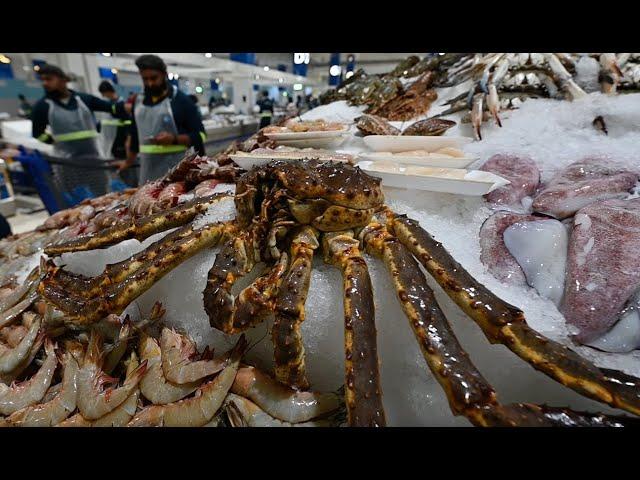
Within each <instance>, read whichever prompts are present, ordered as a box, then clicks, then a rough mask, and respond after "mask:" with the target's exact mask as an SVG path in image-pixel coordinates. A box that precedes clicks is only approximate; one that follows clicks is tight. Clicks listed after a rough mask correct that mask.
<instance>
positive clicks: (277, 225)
mask: <svg viewBox="0 0 640 480" xmlns="http://www.w3.org/2000/svg"><path fill="white" fill-rule="evenodd" d="M222 198H225V195H213V196H209V197H205V198H202V199H195V200H193V201H191V202H188V203H187V204H184V205H178V206H176V207H174V208H172V209H170V210H168V211H166V212H162V213H158V214H154V215H151V216H148V217H143V218H142V219H139V220H137V221H136V222H133V223H128V224H123V225H116V226H115V227H111V228H109V229H106V230H103V231H101V232H98V233H96V234H93V235H89V236H86V237H79V238H77V239H75V240H73V241H69V242H66V243H62V244H57V245H55V246H51V247H49V248H48V249H47V250H46V253H47V254H49V255H60V254H61V253H63V252H73V251H78V250H87V249H92V248H104V247H107V246H109V245H113V244H115V243H118V242H119V241H121V240H124V239H126V238H138V239H143V238H147V237H149V236H150V235H152V234H155V233H159V232H162V231H165V230H168V229H170V228H174V227H178V226H179V227H180V228H178V229H177V230H175V231H173V232H171V233H169V234H168V235H166V236H165V237H164V238H162V239H161V240H158V241H157V242H155V243H154V244H152V245H150V246H149V247H148V248H147V249H146V250H144V251H142V252H140V253H138V254H136V255H134V256H132V257H131V258H129V259H127V260H125V261H124V262H121V263H119V264H115V265H108V266H107V267H106V269H105V271H104V272H103V274H101V275H99V276H97V277H93V278H88V277H83V276H81V275H76V274H72V273H69V272H66V271H65V270H64V269H62V268H60V267H57V266H56V265H55V264H54V263H53V262H51V261H49V262H48V266H47V273H46V276H45V278H44V280H43V281H42V282H41V284H40V287H39V291H40V293H41V294H42V295H43V296H44V298H45V299H46V300H47V301H48V302H49V303H51V304H53V305H54V306H55V307H56V308H58V309H60V310H62V312H63V313H64V315H65V316H66V318H65V321H66V322H68V323H72V324H73V323H80V324H87V323H91V322H95V321H97V320H98V319H100V318H103V317H104V316H105V315H106V314H109V313H121V312H122V311H123V310H124V309H125V307H126V306H127V305H128V304H129V303H130V302H131V301H132V300H134V299H135V298H137V297H138V296H139V295H141V294H142V293H143V292H144V291H146V290H147V289H149V288H150V286H151V285H153V283H155V282H156V281H158V280H159V279H160V278H161V277H162V276H163V275H165V274H166V273H167V272H169V271H170V270H172V269H173V268H174V267H175V266H177V265H178V264H179V263H181V262H183V261H184V260H185V259H187V258H189V257H191V256H192V255H194V254H195V253H197V252H198V251H200V250H202V249H204V248H208V247H213V246H215V245H218V244H221V243H222V244H223V247H222V250H221V252H220V253H219V254H218V255H217V257H216V260H215V263H214V265H213V267H212V268H211V270H210V271H209V274H208V279H207V286H206V288H205V290H204V306H205V310H206V312H207V314H208V316H209V320H210V323H211V325H212V326H213V327H214V328H216V329H218V330H221V331H223V332H225V333H229V334H236V333H240V332H243V331H245V330H247V329H248V328H251V327H253V326H255V325H257V324H258V323H260V322H262V321H263V320H264V319H265V318H267V317H268V316H270V315H274V317H275V321H274V326H273V330H272V340H273V343H274V350H275V369H274V370H275V376H276V378H277V380H279V381H280V382H281V383H284V384H287V385H290V386H293V387H295V388H298V389H301V390H304V389H306V388H308V386H309V384H308V380H307V377H306V369H305V351H304V345H303V340H302V337H301V333H300V325H301V323H302V322H303V321H304V318H305V312H304V305H305V300H306V297H307V293H308V288H309V278H310V274H311V268H312V263H311V260H312V258H313V256H314V253H315V251H316V250H320V251H322V253H323V256H324V260H325V261H326V262H328V263H330V264H332V265H334V266H336V267H337V268H339V269H340V270H341V272H342V275H343V282H344V313H345V359H346V360H345V397H346V406H347V413H348V420H349V424H350V425H352V426H382V425H385V414H384V409H383V405H382V392H381V388H380V376H379V369H378V356H377V345H376V328H375V308H374V296H373V291H372V285H371V280H370V277H369V273H368V267H367V263H366V261H365V260H364V257H363V252H364V251H366V252H369V253H371V254H373V255H375V256H378V257H380V258H381V259H382V260H383V261H384V263H385V265H386V267H387V269H388V271H389V273H390V275H391V278H392V283H393V286H394V288H395V290H396V293H397V296H398V299H399V301H400V302H401V305H402V308H403V311H404V312H405V314H406V315H407V317H408V319H409V323H410V326H411V328H412V329H413V331H414V334H415V336H416V339H417V341H418V342H419V344H420V347H421V350H422V353H423V355H424V358H425V360H426V362H427V365H428V366H429V368H430V369H431V371H432V373H433V375H434V376H435V378H436V379H437V380H438V382H439V383H440V385H441V386H442V387H443V389H444V391H445V393H446V395H447V398H448V400H449V403H450V406H451V409H452V411H453V413H454V414H455V415H464V416H465V417H467V418H468V419H469V420H470V421H471V422H472V423H473V424H475V425H480V426H493V425H507V426H515V425H543V426H552V425H563V426H564V425H627V424H632V423H635V422H637V420H636V419H634V418H629V417H613V416H605V415H602V414H593V413H581V412H574V411H571V410H568V409H564V408H552V407H546V406H538V405H533V404H510V405H503V404H501V403H499V402H498V400H497V397H496V393H495V391H494V390H493V388H492V386H491V385H490V384H489V383H488V382H487V381H486V380H485V379H484V378H483V376H482V374H481V373H480V372H479V371H478V370H477V369H476V367H475V366H474V365H473V364H472V363H471V360H470V359H469V357H468V355H467V353H466V352H465V351H464V349H463V348H462V346H461V345H460V344H459V343H458V340H457V339H456V337H455V335H454V333H453V331H452V330H451V327H450V326H449V323H448V321H447V319H446V318H445V316H444V314H443V312H442V310H441V309H440V306H439V305H438V302H437V301H436V299H435V296H434V294H433V291H432V290H431V288H430V287H429V285H428V283H427V278H426V276H425V274H424V273H423V272H422V270H421V268H420V264H421V265H422V266H423V267H424V268H425V269H426V271H427V272H428V273H429V274H430V275H431V276H432V277H433V278H434V279H435V280H436V281H437V283H438V284H439V285H440V286H441V287H442V288H443V289H444V291H445V292H446V293H447V294H448V295H449V297H450V298H451V299H452V300H453V301H454V302H455V303H456V304H457V305H458V306H459V307H460V308H462V310H463V311H464V312H465V313H466V314H467V315H468V316H469V317H471V318H472V319H473V320H474V321H475V322H476V323H477V324H478V326H479V327H480V328H481V329H482V330H483V332H484V333H485V335H486V336H487V338H488V339H489V340H490V341H491V342H492V343H501V344H504V345H505V346H507V347H508V348H509V349H511V350H512V351H513V352H514V353H515V354H516V355H518V356H519V357H520V358H522V359H523V360H525V361H527V362H529V363H530V364H531V365H532V366H533V367H534V368H536V369H537V370H539V371H541V372H543V373H545V374H546V375H548V376H550V377H551V378H553V379H555V380H556V381H558V382H560V383H562V384H563V385H565V386H567V387H569V388H571V389H573V390H575V391H577V392H578V393H580V394H582V395H584V396H587V397H589V398H592V399H595V400H599V401H601V402H603V403H606V404H608V405H611V406H613V407H615V408H621V409H624V410H627V411H628V412H631V413H633V414H635V415H638V414H640V393H639V392H640V389H639V381H638V379H636V378H633V377H630V376H628V375H625V374H623V373H621V372H618V371H612V370H604V369H600V368H597V367H595V366H594V365H592V364H590V363H589V362H587V361H586V360H585V359H583V358H582V357H580V356H579V355H578V354H576V353H574V352H573V351H572V350H569V349H568V348H567V347H565V346H562V345H560V344H558V343H556V342H554V341H552V340H550V339H547V338H545V337H544V336H542V335H540V334H539V333H537V332H535V331H534V330H532V329H531V328H530V327H529V326H528V325H527V323H526V321H525V318H524V315H523V312H522V311H520V310H519V309H518V308H516V307H514V306H513V305H510V304H508V303H506V302H505V301H503V300H501V299H500V298H498V297H496V296H495V295H494V294H493V293H491V292H490V291H489V290H488V289H487V288H485V287H484V286H483V285H481V284H479V283H478V282H477V281H476V280H475V279H474V278H473V277H472V276H471V275H470V274H469V273H468V272H467V271H466V270H465V269H464V268H463V267H462V266H461V265H460V264H459V263H457V262H456V261H455V259H453V258H452V257H451V255H450V254H449V253H448V252H447V251H446V250H445V249H444V247H443V246H442V244H441V243H439V242H437V241H436V240H434V239H433V237H431V235H430V234H429V233H428V232H426V231H425V230H423V229H422V228H421V227H420V225H419V224H418V222H416V221H414V220H411V219H409V218H407V217H405V216H403V215H398V214H396V213H394V212H392V211H391V210H390V209H389V208H388V207H386V206H385V205H384V196H383V193H382V189H381V187H380V180H379V179H378V178H375V177H371V176H369V175H367V174H366V173H364V172H363V171H361V170H360V169H359V168H357V167H354V166H352V165H349V164H345V163H335V162H326V163H320V162H318V161H316V160H304V161H300V162H296V163H286V162H280V161H276V162H272V163H270V164H268V165H266V166H264V167H260V168H257V169H254V170H252V171H250V172H248V173H246V174H244V175H243V176H242V177H241V178H240V179H239V180H238V183H237V188H236V195H235V205H236V212H237V216H236V218H235V219H234V220H232V221H229V222H216V223H207V224H204V225H202V226H199V225H198V223H197V222H193V219H194V218H195V217H196V215H197V214H198V213H201V212H203V211H205V210H206V209H208V208H209V207H211V206H212V205H215V204H216V203H217V202H219V201H220V200H221V199H222ZM258 262H264V263H266V265H267V268H266V269H265V271H264V272H263V273H262V274H261V275H260V276H259V277H258V278H257V279H256V280H254V281H253V282H252V283H251V285H249V286H248V287H246V288H245V289H244V290H242V292H241V293H240V294H239V295H238V296H237V297H234V296H233V295H232V294H231V288H232V286H233V285H234V283H235V282H236V281H237V280H238V279H239V278H240V277H242V276H244V275H246V274H248V273H249V272H251V271H252V270H254V269H255V267H256V265H257V264H258Z"/></svg>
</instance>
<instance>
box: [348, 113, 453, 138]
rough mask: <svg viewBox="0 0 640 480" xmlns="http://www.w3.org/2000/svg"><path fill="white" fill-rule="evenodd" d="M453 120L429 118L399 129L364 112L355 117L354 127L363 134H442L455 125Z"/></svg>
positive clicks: (380, 118) (382, 119)
mask: <svg viewBox="0 0 640 480" xmlns="http://www.w3.org/2000/svg"><path fill="white" fill-rule="evenodd" d="M455 125H456V122H454V121H453V120H445V119H442V118H429V119H427V120H420V121H418V122H415V123H413V124H411V125H410V126H408V127H407V128H405V129H404V130H402V131H400V129H398V128H396V127H394V126H393V125H391V124H390V123H389V122H388V121H387V120H385V119H384V118H382V117H379V116H377V115H373V114H364V115H362V116H361V117H358V118H356V127H357V128H358V130H360V131H361V132H362V134H363V135H365V136H366V135H421V136H438V135H442V134H443V133H444V132H446V131H447V130H448V129H450V128H451V127H453V126H455Z"/></svg>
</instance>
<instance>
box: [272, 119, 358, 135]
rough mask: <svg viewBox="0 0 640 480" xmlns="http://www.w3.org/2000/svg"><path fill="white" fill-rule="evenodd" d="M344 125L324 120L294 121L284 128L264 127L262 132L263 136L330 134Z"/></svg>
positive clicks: (286, 123) (289, 121)
mask: <svg viewBox="0 0 640 480" xmlns="http://www.w3.org/2000/svg"><path fill="white" fill-rule="evenodd" d="M344 129H345V125H344V124H342V123H339V122H327V121H325V120H306V121H300V120H296V119H290V120H287V121H286V122H285V124H284V126H275V125H274V126H271V127H265V128H264V129H263V130H262V133H263V134H264V135H269V134H272V133H303V132H332V131H335V130H344Z"/></svg>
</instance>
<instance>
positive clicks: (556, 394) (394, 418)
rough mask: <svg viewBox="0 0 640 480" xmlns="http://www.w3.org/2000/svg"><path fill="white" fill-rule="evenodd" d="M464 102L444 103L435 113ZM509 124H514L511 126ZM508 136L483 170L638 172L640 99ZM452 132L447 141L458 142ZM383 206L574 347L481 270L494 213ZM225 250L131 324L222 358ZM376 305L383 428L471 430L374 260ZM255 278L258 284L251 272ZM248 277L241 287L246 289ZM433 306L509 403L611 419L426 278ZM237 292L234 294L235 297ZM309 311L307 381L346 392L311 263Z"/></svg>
mask: <svg viewBox="0 0 640 480" xmlns="http://www.w3.org/2000/svg"><path fill="white" fill-rule="evenodd" d="M457 93H459V92H457V91H453V90H451V89H450V90H449V91H447V92H441V96H440V100H439V101H437V102H436V105H434V107H433V110H432V111H431V112H430V113H431V114H433V113H435V112H437V111H438V109H439V108H441V107H439V106H438V105H437V103H438V102H441V101H442V100H443V99H444V98H447V97H450V96H454V95H455V94H457ZM358 114H359V111H358V112H355V111H354V109H353V108H352V107H348V105H346V103H345V102H335V103H334V104H330V105H325V106H322V107H319V108H318V109H316V110H313V111H312V112H309V113H308V114H306V115H305V118H316V117H317V118H326V119H328V120H341V121H345V120H347V118H348V117H349V115H351V118H353V117H355V116H357V115H358ZM596 115H603V117H604V118H605V121H606V122H607V125H608V127H609V136H604V135H603V134H602V133H601V132H598V131H596V130H595V129H594V128H593V127H592V126H591V121H592V120H593V118H594V117H595V116H596ZM507 117H508V118H507ZM504 119H505V121H504V122H503V125H504V127H503V128H502V129H499V128H496V127H495V126H493V125H492V124H491V123H489V124H486V125H485V126H484V128H483V132H484V140H483V141H482V142H476V143H472V144H469V145H468V146H467V147H466V149H467V150H468V151H469V152H471V153H474V154H476V155H478V157H479V161H478V164H481V162H483V161H485V160H486V159H487V158H488V157H489V156H490V155H492V154H494V153H498V152H508V153H523V154H528V155H531V156H532V157H533V158H534V160H536V161H537V162H538V165H539V166H540V167H541V168H542V170H543V176H544V177H545V178H548V177H549V176H550V175H551V174H552V173H553V172H555V171H557V170H558V169H560V168H563V167H564V166H566V165H567V164H569V163H571V162H573V161H575V160H578V159H580V158H581V157H583V156H584V155H588V154H589V155H590V154H594V153H598V154H604V155H608V156H609V157H611V158H612V159H613V158H615V159H617V160H620V161H624V162H627V163H629V164H633V165H634V166H636V165H637V160H636V159H637V155H638V153H637V151H638V150H637V146H638V145H640V95H625V96H619V97H605V96H603V95H600V94H592V95H589V96H588V97H587V98H586V99H583V100H580V101H576V102H573V103H570V102H557V101H544V100H531V101H528V102H526V103H525V104H524V106H523V107H522V108H521V109H520V110H518V111H515V112H511V113H510V114H505V115H504ZM461 133H464V132H463V130H462V129H460V131H458V132H454V133H452V132H447V134H461ZM385 195H386V198H387V203H388V204H389V205H390V206H391V208H393V209H394V210H395V211H397V212H401V213H406V214H407V215H409V216H410V217H412V218H415V219H417V220H419V221H420V223H421V225H422V226H423V227H424V228H426V229H427V230H428V231H429V232H431V233H432V235H434V236H435V237H436V238H437V239H438V240H440V241H442V242H443V244H444V246H445V247H446V248H447V249H448V250H449V251H450V252H451V254H452V255H453V256H454V257H455V258H456V259H457V260H458V261H459V262H460V263H461V264H462V265H463V266H464V267H465V268H466V269H468V271H469V272H470V273H471V274H472V275H473V276H475V277H476V278H477V279H478V280H479V281H480V282H481V283H483V284H484V285H486V286H487V287H488V288H489V289H490V290H492V291H493V292H494V293H495V294H497V295H498V296H500V297H502V298H503V299H504V300H506V301H508V302H510V303H512V304H514V305H517V306H518V307H520V308H521V309H523V310H524V312H525V314H526V318H527V321H528V322H529V324H530V325H531V326H532V327H533V328H535V329H536V330H538V331H539V332H541V333H542V334H544V335H546V336H548V337H550V338H553V339H555V340H558V341H561V342H564V343H566V344H570V340H569V337H568V335H569V334H570V333H571V332H569V331H568V329H567V326H566V324H565V322H564V318H563V317H562V315H561V314H560V313H559V312H558V310H557V309H556V307H555V305H554V304H553V303H552V302H551V301H549V300H545V299H543V298H541V297H540V296H539V295H538V294H537V293H536V292H535V290H533V289H531V288H527V287H512V286H507V285H503V284H501V283H500V282H499V281H498V280H496V279H495V278H494V277H493V276H492V275H490V274H489V273H488V272H487V270H486V268H485V267H484V266H483V265H482V264H481V263H480V261H479V255H480V247H479V242H478V231H479V229H480V225H481V224H482V222H483V221H484V220H485V219H486V218H487V217H488V216H489V215H490V213H491V210H490V209H489V208H488V206H487V204H486V203H485V202H484V201H483V199H482V198H475V197H464V196H454V195H447V194H436V193H430V192H419V191H407V190H400V189H385ZM230 214H231V210H230V207H229V204H223V205H221V207H220V208H218V209H211V210H210V211H208V212H207V214H206V216H207V218H206V221H216V220H225V219H227V218H228V217H229V215H230ZM162 235H163V234H158V235H155V236H154V237H152V238H149V239H147V240H145V241H144V242H142V243H140V242H138V241H136V240H129V241H126V242H122V243H121V244H119V245H115V246H113V247H111V248H108V249H106V250H96V251H90V252H78V253H74V254H65V255H63V256H62V258H61V263H65V264H66V265H67V268H68V269H69V270H71V271H74V272H78V273H83V274H88V275H96V274H98V273H100V272H101V271H102V269H103V268H104V265H105V264H106V263H111V262H117V261H121V260H123V259H125V258H127V257H128V256H130V255H131V254H133V253H134V252H137V251H139V250H141V249H142V248H144V247H146V246H148V245H149V244H150V243H152V242H153V241H155V240H157V239H158V238H160V237H161V236H162ZM217 251H218V249H211V250H207V251H203V252H201V253H199V254H197V255H195V256H194V257H192V258H191V259H189V260H188V261H186V262H184V263H183V264H182V265H180V266H179V267H177V268H176V269H175V270H173V271H172V272H170V273H168V274H167V275H166V276H165V277H164V278H163V279H162V280H161V281H159V282H158V283H157V284H155V285H154V286H153V287H152V288H151V289H150V290H149V291H147V292H146V293H145V294H143V295H142V296H141V297H139V298H138V299H137V300H136V301H134V302H133V303H132V304H131V305H130V306H129V308H128V309H127V312H128V313H130V314H131V315H132V316H134V317H138V316H139V315H141V314H142V315H144V314H146V313H147V312H149V310H150V309H151V306H152V305H153V303H154V302H155V301H161V302H162V303H163V305H164V306H165V308H166V309H167V314H166V317H165V319H166V321H167V323H168V324H169V325H172V326H175V327H179V328H181V329H183V330H185V331H186V332H187V333H189V334H190V335H191V336H192V337H193V338H194V339H195V340H196V341H197V342H198V344H199V345H200V346H201V347H203V346H204V345H205V344H209V345H212V346H214V348H215V349H216V350H217V351H218V352H221V351H223V350H225V349H228V348H229V347H230V346H231V345H232V343H233V338H230V337H228V336H226V335H224V334H222V333H220V332H218V331H217V330H214V329H212V328H210V327H209V323H208V320H207V316H206V314H205V312H204V309H203V303H202V291H203V289H204V287H205V283H206V277H207V272H208V270H209V268H210V267H211V265H212V264H213V261H214V259H215V256H216V253H217ZM367 261H368V264H369V266H370V271H371V277H372V281H373V287H374V293H375V301H376V306H377V310H376V324H377V329H378V348H379V356H380V362H381V375H382V388H383V393H384V403H385V409H386V412H387V418H388V424H389V425H396V426H446V425H461V426H464V425H468V422H467V421H466V420H465V419H463V418H456V417H453V416H452V415H451V413H450V410H449V406H448V404H447V401H446V398H445V396H444V394H443V392H442V389H441V388H440V386H439V385H438V384H437V382H436V381H435V380H434V378H433V376H432V375H431V373H430V371H429V369H428V368H427V366H426V364H425V362H424V360H423V358H422V355H421V353H420V350H419V348H418V345H417V343H416V342H415V341H414V338H413V334H412V331H411V328H410V327H409V324H408V322H407V320H406V318H405V316H404V315H403V313H402V311H401V309H400V307H399V304H398V301H397V299H396V295H395V293H394V290H393V288H392V286H391V281H390V278H389V275H388V274H387V272H386V271H385V269H384V267H383V265H382V264H381V263H380V262H379V261H378V260H376V259H373V258H369V257H367ZM256 273H257V272H256ZM252 278H255V275H252V276H249V277H247V278H245V279H243V281H242V282H241V285H239V286H238V287H241V286H244V285H247V284H248V283H249V281H250V280H251V279H252ZM429 282H430V284H431V285H432V287H433V288H434V290H435V292H436V297H437V299H438V302H439V303H440V305H441V306H442V308H443V310H444V311H445V314H446V315H447V317H448V318H449V320H450V322H451V324H452V326H453V328H454V330H455V332H456V334H457V335H458V337H459V339H460V341H461V343H462V345H463V346H464V347H465V348H466V349H467V351H468V352H469V354H470V356H471V358H472V359H473V361H474V363H475V364H476V365H477V366H478V368H479V369H480V370H481V371H482V373H483V374H484V375H485V377H486V378H487V380H488V381H490V382H491V383H492V384H493V385H494V387H495V388H496V390H497V392H498V394H499V398H500V400H501V401H503V402H536V403H546V404H550V405H555V406H570V407H572V408H574V409H578V410H592V411H598V410H599V411H605V412H611V411H613V410H611V409H609V408H607V407H605V406H603V405H601V404H599V403H596V402H593V401H591V400H588V399H586V398H583V397H581V396H579V395H578V394H576V393H574V392H573V391H571V390H569V389H567V388H565V387H562V386H561V385H559V384H557V383H556V382H554V381H552V380H550V379H549V378H547V377H546V376H545V375H543V374H541V373H538V372H536V371H535V370H534V369H533V368H531V367H530V366H529V365H528V364H526V363H524V362H523V361H521V360H520V359H519V358H517V357H516V356H515V355H514V354H513V353H511V352H510V351H509V350H508V349H507V348H506V347H503V346H501V345H490V344H489V342H488V341H487V340H486V339H485V338H484V336H483V335H482V333H481V331H480V329H479V328H478V327H477V326H476V325H475V324H474V322H473V321H472V320H470V319H469V318H468V317H466V316H465V315H464V314H463V313H462V312H461V311H460V310H459V309H458V307H457V306H455V305H454V304H453V302H452V301H450V300H449V298H448V297H447V296H446V294H444V293H443V292H442V290H441V289H440V288H439V287H438V286H437V284H435V282H434V281H432V280H431V279H430V278H429ZM236 290H238V289H236ZM310 292H311V293H310V295H309V298H308V301H307V304H306V308H307V310H306V315H307V318H306V321H305V323H304V325H303V327H302V331H303V335H304V339H305V348H306V352H307V365H308V372H309V377H310V380H311V383H312V386H313V388H314V389H317V390H336V389H338V388H339V387H340V386H341V385H342V383H343V381H344V371H343V368H344V362H343V356H344V350H343V348H344V347H343V313H342V280H341V275H340V273H339V271H338V270H336V269H334V268H333V267H330V266H327V265H324V264H323V263H322V261H321V259H320V258H317V259H316V265H315V269H314V271H313V275H312V278H311V287H310ZM269 327H270V324H269V323H265V324H264V325H262V326H260V327H258V328H255V329H253V330H252V331H250V332H249V335H248V336H249V338H250V341H251V342H252V344H253V347H252V349H251V350H250V352H249V354H248V359H249V360H250V361H252V362H254V363H256V364H257V365H258V366H260V367H262V368H264V369H267V370H270V369H271V367H272V364H273V361H272V358H273V357H272V346H271V340H270V337H269V333H268V332H269ZM573 348H576V349H577V350H578V351H579V352H580V353H581V354H583V355H584V356H585V357H587V358H589V359H591V360H592V361H594V362H595V363H596V364H598V365H600V366H603V367H608V368H617V369H620V370H623V371H625V372H627V373H629V374H633V375H636V376H640V355H639V354H638V353H637V352H636V353H635V354H606V353H599V352H596V351H595V350H592V349H590V348H587V347H573Z"/></svg>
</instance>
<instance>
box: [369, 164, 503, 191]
mask: <svg viewBox="0 0 640 480" xmlns="http://www.w3.org/2000/svg"><path fill="white" fill-rule="evenodd" d="M357 165H358V166H359V167H360V168H362V169H363V170H365V171H366V172H367V173H370V174H371V175H373V176H376V177H379V178H381V179H382V185H383V186H385V185H386V186H389V187H396V188H404V189H415V190H427V191H431V192H442V193H454V194H458V195H471V196H481V195H486V194H487V193H489V192H491V191H492V190H495V189H496V188H499V187H502V186H504V185H507V184H509V183H510V182H509V180H507V179H505V178H502V177H500V176H498V175H495V174H493V173H490V172H483V171H480V170H465V169H458V168H435V167H418V166H402V165H397V166H395V167H394V168H393V169H392V170H390V169H387V168H386V167H387V166H386V165H385V166H384V167H381V166H377V165H375V162H371V161H368V160H365V161H361V162H358V164H357Z"/></svg>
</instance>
